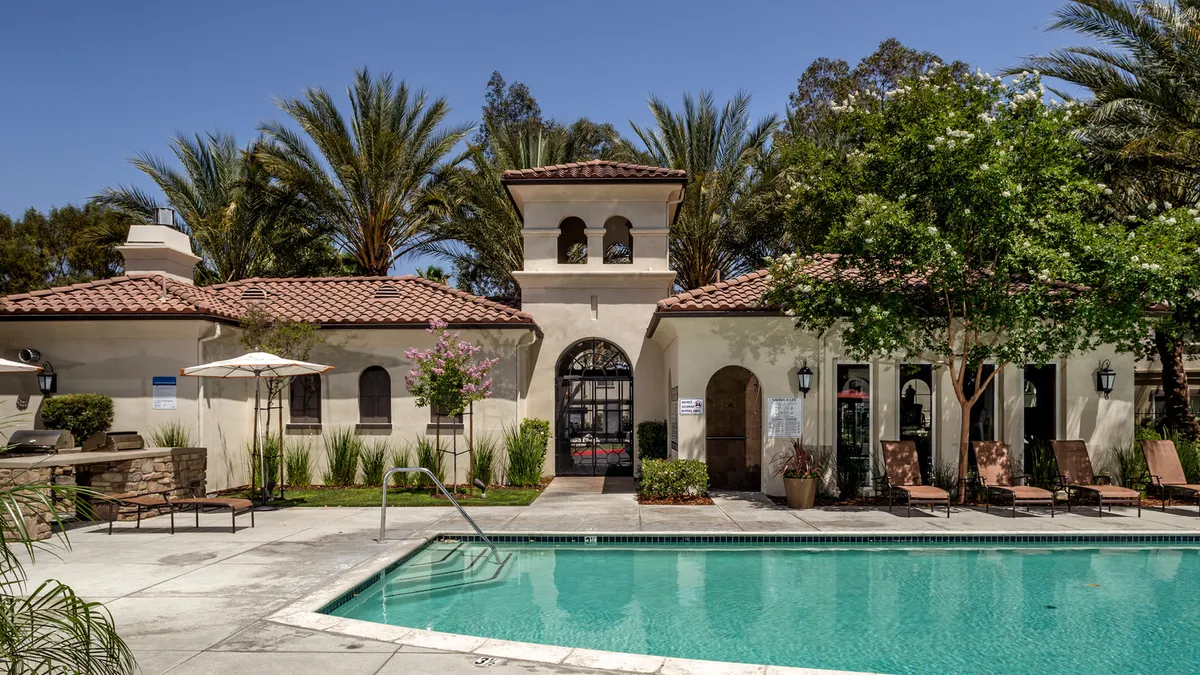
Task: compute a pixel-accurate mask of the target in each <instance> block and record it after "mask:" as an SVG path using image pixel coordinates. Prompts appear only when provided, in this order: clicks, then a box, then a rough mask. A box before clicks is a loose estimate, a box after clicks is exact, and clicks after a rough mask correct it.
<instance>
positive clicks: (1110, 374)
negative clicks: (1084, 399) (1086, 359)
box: [1096, 361, 1117, 398]
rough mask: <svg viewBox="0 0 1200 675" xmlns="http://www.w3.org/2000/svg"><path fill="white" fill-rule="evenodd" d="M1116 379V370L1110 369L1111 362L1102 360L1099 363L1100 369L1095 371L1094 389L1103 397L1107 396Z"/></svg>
mask: <svg viewBox="0 0 1200 675" xmlns="http://www.w3.org/2000/svg"><path fill="white" fill-rule="evenodd" d="M1116 381H1117V371H1115V370H1113V369H1112V363H1111V362H1109V361H1103V362H1102V363H1101V364H1100V370H1097V371H1096V391H1098V392H1100V393H1101V394H1104V398H1108V395H1109V394H1111V393H1112V390H1113V385H1114V384H1115V383H1116Z"/></svg>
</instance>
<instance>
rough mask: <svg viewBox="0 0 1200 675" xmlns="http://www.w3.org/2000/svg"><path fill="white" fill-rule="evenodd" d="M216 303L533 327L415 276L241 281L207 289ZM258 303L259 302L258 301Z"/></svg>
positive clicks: (366, 318)
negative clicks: (221, 300)
mask: <svg viewBox="0 0 1200 675" xmlns="http://www.w3.org/2000/svg"><path fill="white" fill-rule="evenodd" d="M209 290H210V292H212V293H213V294H214V295H216V296H217V297H219V298H222V299H225V300H228V301H231V302H240V303H241V304H243V305H246V306H250V305H258V306H260V307H263V308H264V309H266V310H267V311H269V312H272V313H274V314H279V315H282V316H287V317H290V318H293V319H296V320H304V321H311V322H314V323H321V324H382V325H394V324H421V325H423V324H426V323H428V322H429V320H430V319H441V320H443V321H445V322H447V323H450V324H533V317H531V316H530V315H528V314H526V313H525V312H521V311H518V310H515V309H513V308H512V307H508V306H507V305H502V304H500V303H498V302H495V301H493V300H488V299H487V298H481V297H477V296H474V295H471V294H470V293H467V292H465V291H460V290H458V289H456V288H451V287H449V286H446V285H444V284H439V283H436V282H433V281H430V280H428V279H422V278H420V277H417V276H412V275H408V276H402V277H323V278H310V279H246V280H243V281H236V282H233V283H229V284H218V285H216V286H210V287H209ZM259 298H261V299H259Z"/></svg>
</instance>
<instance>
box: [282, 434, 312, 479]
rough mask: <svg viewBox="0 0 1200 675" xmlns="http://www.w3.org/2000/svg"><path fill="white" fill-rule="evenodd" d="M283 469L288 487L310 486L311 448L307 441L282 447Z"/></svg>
mask: <svg viewBox="0 0 1200 675" xmlns="http://www.w3.org/2000/svg"><path fill="white" fill-rule="evenodd" d="M283 468H284V469H285V470H286V473H287V484H288V485H312V446H311V445H309V444H308V440H307V439H306V440H303V441H291V442H288V443H287V444H286V445H285V446H284V451H283Z"/></svg>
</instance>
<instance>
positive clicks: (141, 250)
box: [117, 208, 200, 284]
mask: <svg viewBox="0 0 1200 675" xmlns="http://www.w3.org/2000/svg"><path fill="white" fill-rule="evenodd" d="M174 225H175V211H173V210H172V209H167V208H156V209H154V223H153V224H150V225H132V226H130V228H129V238H128V239H126V240H125V245H124V246H118V247H117V250H118V251H120V252H121V255H122V256H124V257H125V271H126V272H127V273H128V272H157V273H159V274H165V275H167V276H169V277H172V278H174V279H177V280H179V281H183V282H185V283H189V284H190V283H193V280H192V276H193V274H194V273H195V270H196V263H198V262H200V258H199V257H198V256H197V255H196V254H194V253H192V242H191V240H190V239H189V238H188V236H187V235H186V234H184V233H183V232H180V231H179V230H177V229H175V227H174Z"/></svg>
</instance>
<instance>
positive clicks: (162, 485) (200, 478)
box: [75, 448, 208, 520]
mask: <svg viewBox="0 0 1200 675" xmlns="http://www.w3.org/2000/svg"><path fill="white" fill-rule="evenodd" d="M163 453H164V454H162V455H159V456H157V457H139V458H133V459H128V460H118V461H110V462H102V463H99V464H76V465H75V480H76V482H77V483H78V484H79V485H81V486H82V485H86V486H88V487H90V488H91V489H93V490H96V491H98V492H103V493H109V494H145V493H147V492H159V491H162V490H180V492H176V493H173V494H176V495H181V494H183V492H182V490H183V489H184V488H189V487H195V488H196V494H197V495H199V496H204V493H205V488H206V481H207V463H208V460H207V455H208V453H207V452H206V451H205V449H204V448H174V449H164V450H163ZM96 514H97V517H99V518H100V519H102V520H109V519H111V517H112V507H111V505H110V506H106V505H104V504H103V503H97V504H96ZM136 517H137V515H136V514H134V513H122V514H121V515H120V517H119V518H118V520H133V519H135V518H136Z"/></svg>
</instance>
